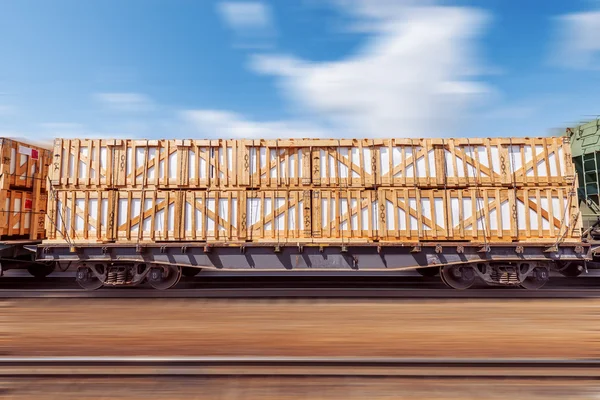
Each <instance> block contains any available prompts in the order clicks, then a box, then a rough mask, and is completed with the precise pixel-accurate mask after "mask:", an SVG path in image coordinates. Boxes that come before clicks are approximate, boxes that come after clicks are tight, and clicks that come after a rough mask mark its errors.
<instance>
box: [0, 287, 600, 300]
mask: <svg viewBox="0 0 600 400" xmlns="http://www.w3.org/2000/svg"><path fill="white" fill-rule="evenodd" d="M19 298H21V299H28V298H97V299H107V298H110V299H113V298H128V299H147V298H186V299H187V298H198V299H277V298H323V299H582V298H588V299H589V298H600V288H598V289H579V290H573V289H545V290H537V291H533V290H523V289H518V288H512V289H490V288H484V289H469V290H465V291H458V290H452V289H445V288H439V289H369V288H357V289H344V288H297V287H294V288H253V289H248V288H227V289H170V290H166V291H159V290H155V289H146V288H114V289H100V290H96V291H86V290H83V289H0V299H19Z"/></svg>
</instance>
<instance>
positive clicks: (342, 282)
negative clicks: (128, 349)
mask: <svg viewBox="0 0 600 400" xmlns="http://www.w3.org/2000/svg"><path fill="white" fill-rule="evenodd" d="M72 275H73V274H69V273H63V274H59V275H58V276H56V277H49V278H46V279H45V280H35V279H33V278H31V277H26V276H22V275H18V274H16V275H13V276H5V277H3V278H1V279H0V298H35V297H57V298H62V297H73V298H90V297H98V298H152V297H165V298H296V297H320V298H417V299H418V298H492V299H493V298H532V299H534V298H540V299H543V298H597V297H600V276H598V275H597V274H595V273H594V274H591V276H586V277H579V278H564V277H555V278H553V279H552V280H551V281H550V282H549V283H548V284H547V285H546V286H545V287H544V288H543V289H540V290H533V291H532V290H523V289H520V288H505V287H488V286H483V285H482V286H481V287H479V288H473V289H469V290H466V291H457V290H451V289H448V288H447V287H445V286H444V285H443V284H442V283H441V282H440V280H439V279H438V278H437V277H434V278H424V277H420V276H418V277H417V276H412V275H410V274H405V275H397V276H386V277H382V276H377V275H363V276H342V277H339V276H306V275H299V276H288V277H286V276H283V275H271V276H268V275H267V276H256V275H252V274H245V275H244V274H234V275H221V276H219V275H208V276H204V275H200V276H199V277H195V278H184V279H182V281H181V282H180V283H179V284H178V285H177V287H176V288H174V289H170V290H167V291H157V290H154V289H152V288H150V287H146V286H145V285H141V286H137V287H123V288H102V289H100V290H97V291H85V290H82V289H81V288H80V287H79V285H77V283H76V282H75V280H74V278H73V276H72Z"/></svg>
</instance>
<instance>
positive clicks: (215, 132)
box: [182, 110, 329, 139]
mask: <svg viewBox="0 0 600 400" xmlns="http://www.w3.org/2000/svg"><path fill="white" fill-rule="evenodd" d="M182 117H183V119H184V120H185V121H187V123H189V124H190V126H191V127H192V129H193V132H194V133H195V134H199V135H202V137H205V138H232V139H263V138H264V139H276V138H314V137H327V136H328V135H329V132H328V131H326V130H323V129H320V128H318V127H316V126H314V125H312V124H309V123H303V122H298V121H269V122H257V121H251V120H248V119H245V118H244V117H242V116H240V115H239V114H236V113H232V112H228V111H221V110H189V111H184V112H183V113H182Z"/></svg>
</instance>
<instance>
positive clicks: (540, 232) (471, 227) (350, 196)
mask: <svg viewBox="0 0 600 400" xmlns="http://www.w3.org/2000/svg"><path fill="white" fill-rule="evenodd" d="M570 193H572V192H571V191H570V188H531V189H508V188H471V189H458V190H457V189H451V190H438V189H389V188H385V189H378V190H369V189H367V190H353V189H342V190H319V191H317V190H315V191H314V192H313V204H312V216H313V218H312V221H313V238H314V239H315V240H317V239H318V241H329V242H331V241H333V242H345V241H348V242H352V241H356V240H358V241H374V240H377V241H394V242H419V241H472V242H482V243H483V242H512V241H545V242H552V241H555V240H557V238H559V237H560V238H562V239H564V240H565V241H577V240H580V235H581V221H580V216H579V212H578V206H577V201H576V199H575V198H574V197H573V196H572V195H571V194H570Z"/></svg>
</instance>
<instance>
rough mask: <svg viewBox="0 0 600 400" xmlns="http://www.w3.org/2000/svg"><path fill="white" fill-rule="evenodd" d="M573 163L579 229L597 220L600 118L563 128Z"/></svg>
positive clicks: (598, 209) (599, 182) (599, 217)
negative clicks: (576, 178) (580, 219)
mask: <svg viewBox="0 0 600 400" xmlns="http://www.w3.org/2000/svg"><path fill="white" fill-rule="evenodd" d="M566 135H567V136H568V137H569V138H570V140H571V152H572V156H573V163H574V165H575V170H576V171H577V177H578V180H579V187H578V188H577V197H578V198H579V209H580V210H581V215H582V220H583V229H584V230H586V229H587V228H589V227H591V226H592V225H593V224H595V223H596V222H598V220H599V219H600V119H596V120H593V121H590V122H587V123H584V124H581V125H578V126H576V127H574V128H567V131H566Z"/></svg>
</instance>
